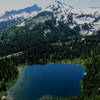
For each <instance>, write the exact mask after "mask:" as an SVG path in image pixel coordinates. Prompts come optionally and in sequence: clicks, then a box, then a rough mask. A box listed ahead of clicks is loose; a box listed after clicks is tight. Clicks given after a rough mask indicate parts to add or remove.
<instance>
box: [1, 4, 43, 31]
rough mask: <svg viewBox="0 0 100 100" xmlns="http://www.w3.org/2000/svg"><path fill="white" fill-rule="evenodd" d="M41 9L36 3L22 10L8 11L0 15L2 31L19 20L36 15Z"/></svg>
mask: <svg viewBox="0 0 100 100" xmlns="http://www.w3.org/2000/svg"><path fill="white" fill-rule="evenodd" d="M41 10H42V8H41V7H39V6H37V5H36V4H34V5H33V6H30V7H27V8H24V9H20V10H12V11H6V12H5V13H4V14H1V15H0V31H2V30H3V29H4V28H6V27H8V26H9V25H11V24H13V23H16V22H17V21H21V20H24V19H26V18H29V17H31V16H34V15H35V14H36V13H37V12H39V11H41Z"/></svg>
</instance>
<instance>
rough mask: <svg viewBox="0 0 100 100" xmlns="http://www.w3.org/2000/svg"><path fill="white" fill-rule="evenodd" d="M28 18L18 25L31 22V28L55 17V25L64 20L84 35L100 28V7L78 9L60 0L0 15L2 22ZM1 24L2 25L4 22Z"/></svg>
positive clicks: (93, 32)
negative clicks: (43, 5) (45, 5)
mask: <svg viewBox="0 0 100 100" xmlns="http://www.w3.org/2000/svg"><path fill="white" fill-rule="evenodd" d="M30 17H31V18H30ZM27 18H30V19H28V21H22V22H21V23H20V24H19V25H17V26H19V27H21V26H24V25H27V24H29V23H30V24H32V26H30V28H32V27H33V26H34V25H35V24H38V23H44V22H45V21H47V20H52V19H55V21H56V22H55V23H56V25H55V26H59V22H63V23H66V24H67V25H68V26H69V27H70V28H71V29H74V28H75V29H78V30H79V32H80V33H81V34H83V35H86V34H87V35H91V34H95V33H96V32H97V31H98V30H100V8H86V9H80V8H79V9H78V8H73V7H71V6H69V5H67V4H64V3H62V2H59V1H56V2H54V3H53V4H52V5H49V6H48V7H46V8H45V9H43V10H42V8H40V7H38V6H37V5H34V6H32V7H28V8H25V9H21V10H18V11H15V10H13V11H11V12H5V14H4V15H2V16H1V17H0V23H2V22H5V23H7V22H8V21H11V23H12V21H14V22H15V21H18V20H23V19H27ZM34 23H35V24H34ZM0 26H1V27H2V24H0ZM47 30H49V29H47ZM49 31H50V30H49Z"/></svg>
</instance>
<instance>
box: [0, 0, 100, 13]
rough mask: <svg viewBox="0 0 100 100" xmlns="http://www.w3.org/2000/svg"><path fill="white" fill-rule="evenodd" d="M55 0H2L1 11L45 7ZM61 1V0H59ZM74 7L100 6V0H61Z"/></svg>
mask: <svg viewBox="0 0 100 100" xmlns="http://www.w3.org/2000/svg"><path fill="white" fill-rule="evenodd" d="M52 1H54V0H0V12H1V11H6V10H12V9H21V8H25V7H27V6H31V5H33V4H38V5H39V6H41V7H45V6H47V5H49V4H50V3H52ZM59 1H60V0H59ZM61 1H63V2H65V3H67V4H68V5H71V6H72V7H78V8H86V7H100V0H61Z"/></svg>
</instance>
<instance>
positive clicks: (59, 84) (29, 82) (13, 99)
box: [8, 63, 85, 100]
mask: <svg viewBox="0 0 100 100" xmlns="http://www.w3.org/2000/svg"><path fill="white" fill-rule="evenodd" d="M84 72H85V70H84V67H83V66H80V65H74V64H53V63H47V64H45V65H33V66H26V67H22V68H20V74H19V77H18V80H17V82H16V84H14V86H13V87H12V88H10V89H9V91H8V98H9V99H10V100H39V99H40V98H41V97H43V96H46V95H49V96H58V97H66V96H76V95H78V94H79V93H80V92H81V80H82V79H83V77H84Z"/></svg>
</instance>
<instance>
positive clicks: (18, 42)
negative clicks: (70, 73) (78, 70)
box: [0, 21, 100, 100]
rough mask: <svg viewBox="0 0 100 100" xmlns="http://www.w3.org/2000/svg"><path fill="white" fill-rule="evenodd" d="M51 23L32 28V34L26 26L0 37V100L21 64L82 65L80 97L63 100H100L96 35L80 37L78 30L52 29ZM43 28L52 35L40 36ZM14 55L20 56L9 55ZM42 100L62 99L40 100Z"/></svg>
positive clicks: (99, 40) (99, 41) (99, 53)
mask: <svg viewBox="0 0 100 100" xmlns="http://www.w3.org/2000/svg"><path fill="white" fill-rule="evenodd" d="M54 23H55V21H53V22H52V23H51V21H46V22H45V24H44V25H42V24H39V25H37V26H36V27H34V28H33V30H34V31H33V30H29V28H28V27H29V25H27V27H17V28H16V27H15V26H13V27H9V28H8V29H6V30H4V31H3V32H1V33H0V96H2V95H5V94H6V92H7V90H8V88H10V87H11V86H12V85H13V81H14V80H16V79H17V77H18V67H19V66H20V65H22V64H42V63H47V62H55V63H57V62H61V63H62V62H65V63H68V62H70V63H75V64H82V65H84V67H85V69H86V72H87V75H86V76H85V77H84V80H83V82H82V87H83V88H82V92H81V93H80V95H79V96H76V97H68V98H67V99H66V100H99V99H100V31H98V33H97V34H96V35H95V34H94V35H91V36H82V35H79V27H78V26H77V27H76V28H75V29H74V30H72V29H70V28H69V27H68V26H67V24H63V23H59V27H58V28H57V29H56V28H55V27H54ZM47 25H49V26H48V27H49V28H51V30H52V32H50V33H48V34H47V35H46V36H44V34H43V33H44V32H43V30H44V29H45V27H46V26H47ZM65 27H66V28H65ZM51 33H52V34H51ZM18 52H22V53H20V54H17V55H16V54H15V55H13V54H14V53H18ZM8 55H10V56H8ZM43 100H65V99H64V98H58V97H51V98H48V97H44V98H43Z"/></svg>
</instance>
